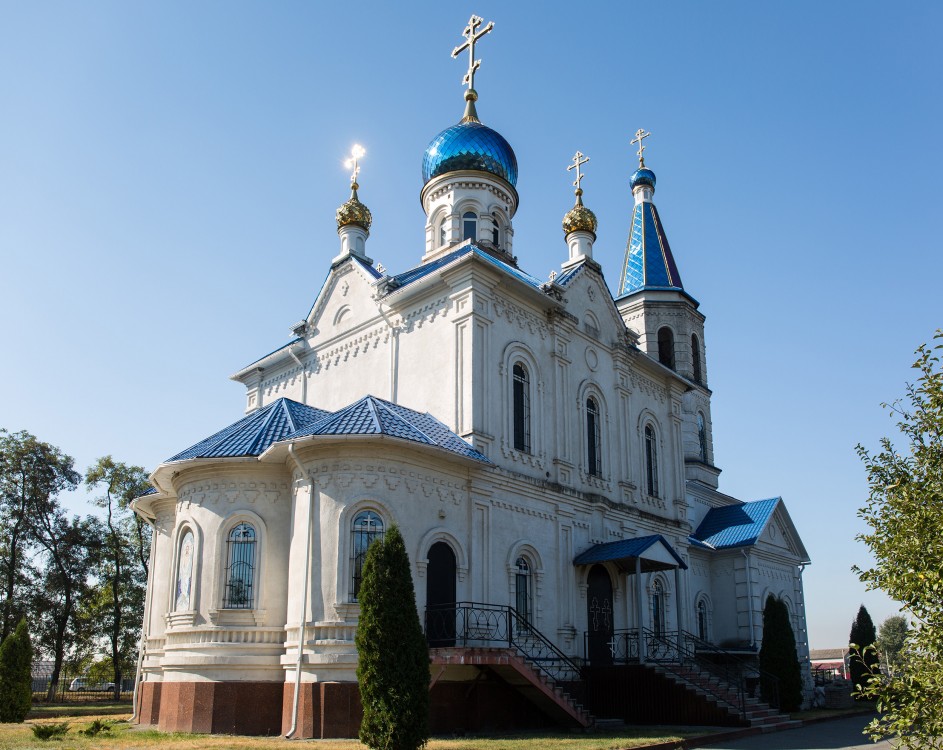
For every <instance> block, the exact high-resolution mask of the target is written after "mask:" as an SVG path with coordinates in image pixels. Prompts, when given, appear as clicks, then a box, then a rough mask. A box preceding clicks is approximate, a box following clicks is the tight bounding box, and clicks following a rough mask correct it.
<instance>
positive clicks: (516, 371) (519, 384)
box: [512, 362, 530, 453]
mask: <svg viewBox="0 0 943 750" xmlns="http://www.w3.org/2000/svg"><path fill="white" fill-rule="evenodd" d="M512 375H513V395H514V409H513V418H514V450H518V451H523V452H524V453H530V377H529V376H528V374H527V368H526V367H524V365H522V364H521V363H520V362H518V363H517V364H515V365H514V367H513V369H512Z"/></svg>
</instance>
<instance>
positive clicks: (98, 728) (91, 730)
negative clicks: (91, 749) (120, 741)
mask: <svg viewBox="0 0 943 750" xmlns="http://www.w3.org/2000/svg"><path fill="white" fill-rule="evenodd" d="M113 724H114V722H111V721H102V720H101V719H95V721H93V722H92V723H91V724H89V725H88V726H87V727H85V729H80V730H79V734H84V735H85V736H86V737H94V736H96V735H98V734H101V733H102V732H110V731H111V727H112V725H113Z"/></svg>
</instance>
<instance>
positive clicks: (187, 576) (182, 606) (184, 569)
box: [174, 529, 194, 612]
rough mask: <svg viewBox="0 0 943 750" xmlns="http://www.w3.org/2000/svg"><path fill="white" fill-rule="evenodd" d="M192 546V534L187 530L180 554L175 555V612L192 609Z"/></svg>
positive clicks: (181, 541) (182, 540) (181, 542)
mask: <svg viewBox="0 0 943 750" xmlns="http://www.w3.org/2000/svg"><path fill="white" fill-rule="evenodd" d="M193 544H194V541H193V532H192V531H190V529H187V531H186V533H185V534H184V535H183V538H182V539H181V540H180V552H179V554H178V555H177V595H176V597H175V598H174V611H176V612H187V611H188V610H191V609H193V607H192V606H191V603H190V602H191V597H190V593H191V590H192V588H193Z"/></svg>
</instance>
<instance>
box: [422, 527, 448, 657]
mask: <svg viewBox="0 0 943 750" xmlns="http://www.w3.org/2000/svg"><path fill="white" fill-rule="evenodd" d="M427 559H428V561H429V565H428V567H427V568H426V638H427V639H428V641H429V645H430V646H454V645H455V607H454V604H455V553H454V552H453V551H452V548H451V547H450V546H449V545H448V544H446V543H445V542H436V543H435V544H433V545H432V546H431V547H430V548H429V554H428V556H427ZM449 605H453V606H449Z"/></svg>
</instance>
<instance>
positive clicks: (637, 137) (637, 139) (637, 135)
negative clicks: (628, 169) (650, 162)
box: [629, 128, 651, 169]
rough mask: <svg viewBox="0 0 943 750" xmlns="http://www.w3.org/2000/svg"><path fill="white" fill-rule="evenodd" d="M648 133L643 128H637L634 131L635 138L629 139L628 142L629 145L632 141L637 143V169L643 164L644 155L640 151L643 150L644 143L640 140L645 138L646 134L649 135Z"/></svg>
mask: <svg viewBox="0 0 943 750" xmlns="http://www.w3.org/2000/svg"><path fill="white" fill-rule="evenodd" d="M650 135H651V133H646V132H645V130H644V129H643V128H639V129H638V130H636V131H635V138H633V139H632V140H631V141H629V144H630V145H631V144H633V143H637V144H638V166H639V169H641V168H642V167H644V166H645V157H644V156H642V152H644V151H645V144H643V143H642V141H643V140H644V139H645V138H648V136H650Z"/></svg>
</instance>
